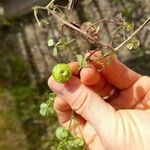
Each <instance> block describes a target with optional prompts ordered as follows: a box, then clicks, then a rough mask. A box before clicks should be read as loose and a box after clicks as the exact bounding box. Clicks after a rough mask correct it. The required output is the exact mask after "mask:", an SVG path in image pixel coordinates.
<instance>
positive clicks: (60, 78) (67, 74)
mask: <svg viewBox="0 0 150 150" xmlns="http://www.w3.org/2000/svg"><path fill="white" fill-rule="evenodd" d="M71 75H72V73H71V69H70V67H69V65H67V64H62V63H60V64H57V65H56V66H54V68H53V69H52V76H53V78H54V79H55V81H57V82H58V83H65V82H67V81H69V80H70V78H71Z"/></svg>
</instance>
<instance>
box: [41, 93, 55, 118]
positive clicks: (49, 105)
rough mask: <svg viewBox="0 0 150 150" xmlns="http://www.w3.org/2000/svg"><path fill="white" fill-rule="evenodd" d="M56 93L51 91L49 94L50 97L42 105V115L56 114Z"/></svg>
mask: <svg viewBox="0 0 150 150" xmlns="http://www.w3.org/2000/svg"><path fill="white" fill-rule="evenodd" d="M55 97H56V94H55V93H51V94H49V98H48V100H47V101H46V102H45V103H42V104H41V105H40V114H41V115H42V116H48V115H49V114H54V112H55V111H54V107H53V105H54V100H55Z"/></svg>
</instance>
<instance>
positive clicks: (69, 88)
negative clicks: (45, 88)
mask: <svg viewBox="0 0 150 150" xmlns="http://www.w3.org/2000/svg"><path fill="white" fill-rule="evenodd" d="M48 85H49V87H50V89H51V90H52V91H53V92H54V93H56V94H57V95H58V96H60V97H61V98H62V97H63V96H64V93H66V92H69V93H73V92H75V91H76V90H77V89H78V87H79V86H80V81H79V79H78V78H77V77H74V76H73V77H72V78H71V79H70V81H68V82H67V83H64V84H60V83H57V82H56V81H55V80H54V79H53V77H52V76H51V77H50V78H49V80H48Z"/></svg>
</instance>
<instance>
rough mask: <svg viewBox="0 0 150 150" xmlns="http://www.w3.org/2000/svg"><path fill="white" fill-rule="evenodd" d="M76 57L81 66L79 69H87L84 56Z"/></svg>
mask: <svg viewBox="0 0 150 150" xmlns="http://www.w3.org/2000/svg"><path fill="white" fill-rule="evenodd" d="M76 57H77V62H78V64H79V66H80V68H79V69H82V68H83V67H85V65H86V58H85V57H84V56H82V55H76Z"/></svg>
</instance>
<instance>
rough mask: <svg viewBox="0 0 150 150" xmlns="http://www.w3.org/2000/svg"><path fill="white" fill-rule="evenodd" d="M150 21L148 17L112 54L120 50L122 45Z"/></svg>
mask: <svg viewBox="0 0 150 150" xmlns="http://www.w3.org/2000/svg"><path fill="white" fill-rule="evenodd" d="M149 21H150V17H149V18H148V19H147V20H146V21H145V22H144V23H143V24H142V25H141V26H140V27H139V28H138V29H137V30H135V31H134V32H133V34H131V35H130V36H129V37H128V38H127V39H126V40H125V41H124V42H123V43H121V44H120V45H119V46H118V47H116V48H114V52H117V51H118V50H120V49H121V48H122V47H123V46H124V45H126V44H127V43H128V42H129V41H130V40H131V39H132V38H133V37H134V36H135V35H136V34H137V33H139V32H140V31H141V30H142V29H143V28H144V27H145V26H146V25H147V24H148V22H149Z"/></svg>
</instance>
